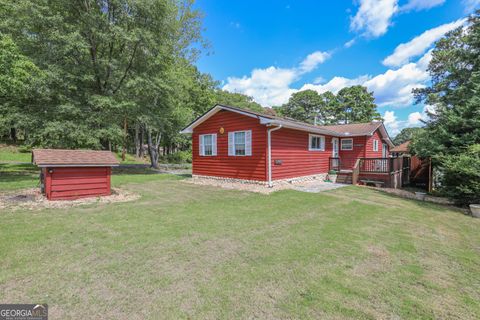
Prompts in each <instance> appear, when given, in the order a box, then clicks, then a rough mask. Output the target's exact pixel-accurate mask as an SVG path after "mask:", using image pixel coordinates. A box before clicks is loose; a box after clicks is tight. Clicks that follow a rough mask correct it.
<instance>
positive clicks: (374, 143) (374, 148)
mask: <svg viewBox="0 0 480 320" xmlns="http://www.w3.org/2000/svg"><path fill="white" fill-rule="evenodd" d="M373 151H375V152H377V151H378V140H377V139H374V140H373Z"/></svg>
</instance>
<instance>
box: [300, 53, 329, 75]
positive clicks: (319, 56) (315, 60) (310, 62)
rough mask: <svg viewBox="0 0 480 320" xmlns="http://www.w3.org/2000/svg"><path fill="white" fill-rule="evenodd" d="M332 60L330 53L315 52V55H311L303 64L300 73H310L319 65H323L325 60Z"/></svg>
mask: <svg viewBox="0 0 480 320" xmlns="http://www.w3.org/2000/svg"><path fill="white" fill-rule="evenodd" d="M328 58H330V53H328V52H322V51H315V52H314V53H311V54H309V55H308V56H307V57H306V58H305V59H304V60H303V61H302V62H301V63H300V71H301V72H310V71H312V70H314V69H316V68H317V67H318V65H319V64H322V63H323V62H324V61H325V60H327V59H328Z"/></svg>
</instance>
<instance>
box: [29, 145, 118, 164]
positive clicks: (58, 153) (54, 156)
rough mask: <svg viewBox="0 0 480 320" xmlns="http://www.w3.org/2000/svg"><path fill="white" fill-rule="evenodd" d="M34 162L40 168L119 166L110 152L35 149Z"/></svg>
mask: <svg viewBox="0 0 480 320" xmlns="http://www.w3.org/2000/svg"><path fill="white" fill-rule="evenodd" d="M32 162H33V163H34V164H36V165H38V166H40V167H46V166H49V167H75V166H79V167H80V166H81V167H95V166H99V167H103V166H117V165H118V164H119V162H118V160H117V158H116V157H115V155H114V154H113V153H112V152H110V151H96V150H64V149H34V150H33V151H32Z"/></svg>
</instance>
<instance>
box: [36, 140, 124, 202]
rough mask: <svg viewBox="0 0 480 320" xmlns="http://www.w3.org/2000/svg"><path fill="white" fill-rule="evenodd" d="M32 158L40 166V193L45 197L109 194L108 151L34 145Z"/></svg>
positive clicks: (111, 158) (114, 163) (113, 161)
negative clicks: (59, 148)
mask: <svg viewBox="0 0 480 320" xmlns="http://www.w3.org/2000/svg"><path fill="white" fill-rule="evenodd" d="M32 162H33V163H34V164H36V165H37V166H39V167H40V168H41V176H40V177H41V178H40V179H41V185H42V193H43V194H45V196H46V197H47V199H49V200H73V199H79V198H87V197H98V196H108V195H110V176H111V172H112V166H117V165H118V160H117V159H116V158H115V155H114V154H113V153H111V152H110V151H92V150H58V149H34V150H33V151H32Z"/></svg>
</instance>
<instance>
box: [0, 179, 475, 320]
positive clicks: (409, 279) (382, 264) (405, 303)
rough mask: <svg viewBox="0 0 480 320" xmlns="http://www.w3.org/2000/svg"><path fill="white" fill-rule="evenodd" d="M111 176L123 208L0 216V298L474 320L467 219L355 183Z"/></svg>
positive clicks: (198, 310) (136, 313)
mask: <svg viewBox="0 0 480 320" xmlns="http://www.w3.org/2000/svg"><path fill="white" fill-rule="evenodd" d="M179 179H181V178H180V177H176V176H170V175H157V174H155V175H153V174H140V175H129V174H123V175H118V176H115V177H114V180H113V181H114V184H115V185H116V186H122V188H126V189H128V190H131V191H134V192H137V193H140V194H141V196H142V197H141V198H140V199H139V200H137V201H135V202H129V203H117V204H90V205H87V206H83V207H76V208H68V209H50V210H43V211H33V212H32V211H19V210H17V211H14V212H1V213H0V214H1V223H0V301H3V302H12V303H13V302H18V303H19V302H25V303H27V302H32V303H48V304H49V311H50V315H51V318H52V319H73V318H78V315H79V314H81V315H82V316H81V317H82V318H84V319H100V318H102V319H158V318H162V319H163V318H164V319H192V318H193V319H205V318H207V319H236V318H239V319H247V318H248V319H250V318H258V319H292V318H304V319H344V318H351V319H452V318H456V319H478V318H479V317H480V274H479V270H480V269H479V266H480V233H479V232H478V230H479V228H480V219H479V220H475V219H472V218H470V217H468V216H464V215H463V214H462V213H460V212H458V211H452V210H450V209H447V208H444V207H440V206H436V205H430V204H426V203H421V202H416V201H412V200H404V199H400V198H396V197H394V196H391V195H387V194H383V193H381V192H377V191H373V190H370V189H366V188H360V187H347V188H342V189H337V190H334V191H330V192H326V193H321V194H309V193H301V192H297V191H281V192H276V193H273V194H271V195H261V194H253V193H247V192H240V191H229V190H221V189H217V188H213V187H208V186H197V185H192V184H188V183H185V182H183V181H181V180H179Z"/></svg>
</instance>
